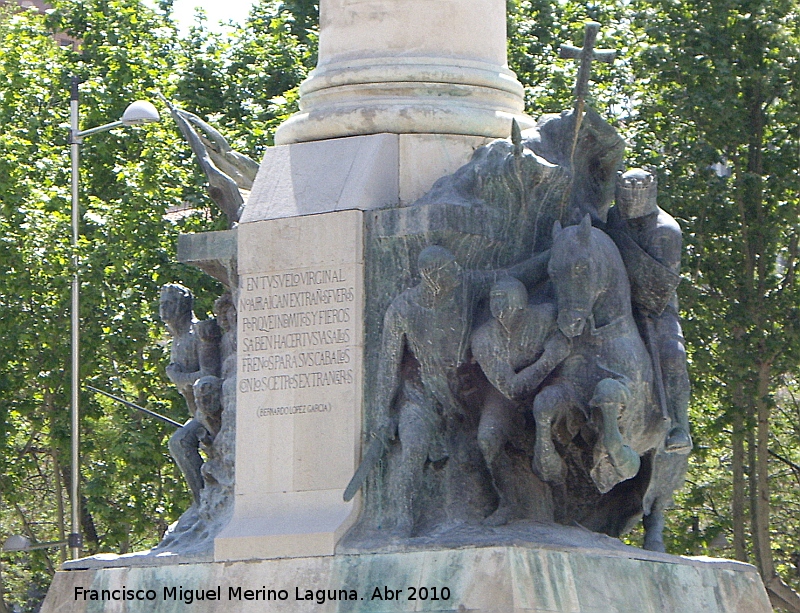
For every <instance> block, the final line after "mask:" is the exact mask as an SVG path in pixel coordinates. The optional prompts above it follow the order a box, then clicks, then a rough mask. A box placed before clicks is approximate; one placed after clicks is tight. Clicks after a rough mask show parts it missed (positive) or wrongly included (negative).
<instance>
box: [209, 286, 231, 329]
mask: <svg viewBox="0 0 800 613" xmlns="http://www.w3.org/2000/svg"><path fill="white" fill-rule="evenodd" d="M214 314H215V315H216V316H217V323H218V324H219V327H220V328H222V330H223V332H227V331H229V330H235V329H236V305H234V304H233V296H231V293H230V292H225V293H224V294H222V296H220V297H219V298H217V299H216V301H215V302H214Z"/></svg>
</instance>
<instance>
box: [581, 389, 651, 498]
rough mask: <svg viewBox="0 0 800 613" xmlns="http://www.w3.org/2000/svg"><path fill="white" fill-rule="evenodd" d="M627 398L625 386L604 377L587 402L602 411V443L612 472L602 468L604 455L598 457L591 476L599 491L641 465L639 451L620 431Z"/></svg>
mask: <svg viewBox="0 0 800 613" xmlns="http://www.w3.org/2000/svg"><path fill="white" fill-rule="evenodd" d="M630 397H631V393H630V390H629V389H628V386H627V385H625V384H624V383H620V382H619V381H617V380H616V379H603V380H602V381H600V382H599V383H598V384H597V386H596V387H595V388H594V396H592V399H591V400H590V401H589V406H591V407H593V408H596V409H599V410H600V412H601V414H602V417H603V429H602V445H603V447H604V448H605V452H606V453H607V455H608V461H609V462H610V463H611V466H612V467H613V473H614V474H607V471H605V470H603V464H604V462H603V457H602V456H600V457H599V458H597V460H596V462H595V467H594V468H593V469H592V479H593V480H594V482H595V485H597V487H598V489H599V490H600V492H602V493H605V492H607V491H609V490H610V489H611V488H612V487H614V485H616V484H617V483H619V482H621V481H626V480H627V479H630V478H632V477H634V476H636V473H638V472H639V467H640V466H641V458H639V454H638V453H636V452H635V451H634V450H633V449H631V448H630V447H629V446H628V445H626V444H625V441H624V440H623V439H622V433H621V432H620V430H619V423H618V420H619V418H620V416H621V415H622V411H623V410H624V408H625V407H626V406H627V405H628V403H629V402H630Z"/></svg>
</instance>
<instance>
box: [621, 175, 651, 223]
mask: <svg viewBox="0 0 800 613" xmlns="http://www.w3.org/2000/svg"><path fill="white" fill-rule="evenodd" d="M657 196H658V179H657V177H656V175H655V173H653V172H651V171H649V170H646V169H644V168H632V169H630V170H628V171H627V172H625V173H621V174H619V175H618V176H617V191H616V200H617V207H619V211H620V213H621V214H622V216H623V217H624V218H625V219H635V218H637V217H644V216H645V215H650V214H651V213H655V212H656V211H658V204H657V203H656V200H657Z"/></svg>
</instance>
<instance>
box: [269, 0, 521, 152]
mask: <svg viewBox="0 0 800 613" xmlns="http://www.w3.org/2000/svg"><path fill="white" fill-rule="evenodd" d="M523 108H524V101H523V88H522V85H520V83H519V82H518V81H517V78H516V76H515V75H514V73H513V72H511V71H510V70H509V69H508V65H507V61H506V6H505V2H504V1H503V0H436V1H431V0H322V1H321V2H320V38H319V61H318V63H317V67H316V69H315V70H313V71H312V72H311V74H310V75H309V77H308V79H306V81H305V82H304V83H303V84H302V85H301V86H300V112H299V113H297V114H296V115H294V116H292V117H291V118H290V119H289V120H288V121H286V122H284V123H283V124H282V125H281V126H280V128H278V131H277V132H276V134H275V142H276V143H277V144H289V143H297V142H305V141H312V140H321V139H328V138H338V137H342V136H354V135H358V134H377V133H380V132H392V133H397V134H409V133H413V134H419V133H437V134H466V135H474V136H490V137H495V138H497V137H501V138H502V137H506V136H508V133H509V129H510V126H511V120H512V119H516V120H517V121H518V122H519V124H520V126H521V127H522V128H523V129H524V128H528V127H533V125H534V122H533V120H532V119H531V118H530V117H528V116H527V115H525V114H524V112H523Z"/></svg>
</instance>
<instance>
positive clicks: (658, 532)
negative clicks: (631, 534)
mask: <svg viewBox="0 0 800 613" xmlns="http://www.w3.org/2000/svg"><path fill="white" fill-rule="evenodd" d="M642 523H643V524H644V549H647V550H648V551H659V552H661V553H665V552H666V551H667V548H666V547H665V546H664V507H663V505H662V504H661V503H660V501H659V500H656V501H655V502H654V503H653V506H652V507H650V513H648V514H647V515H645V516H644V517H643V518H642Z"/></svg>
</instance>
